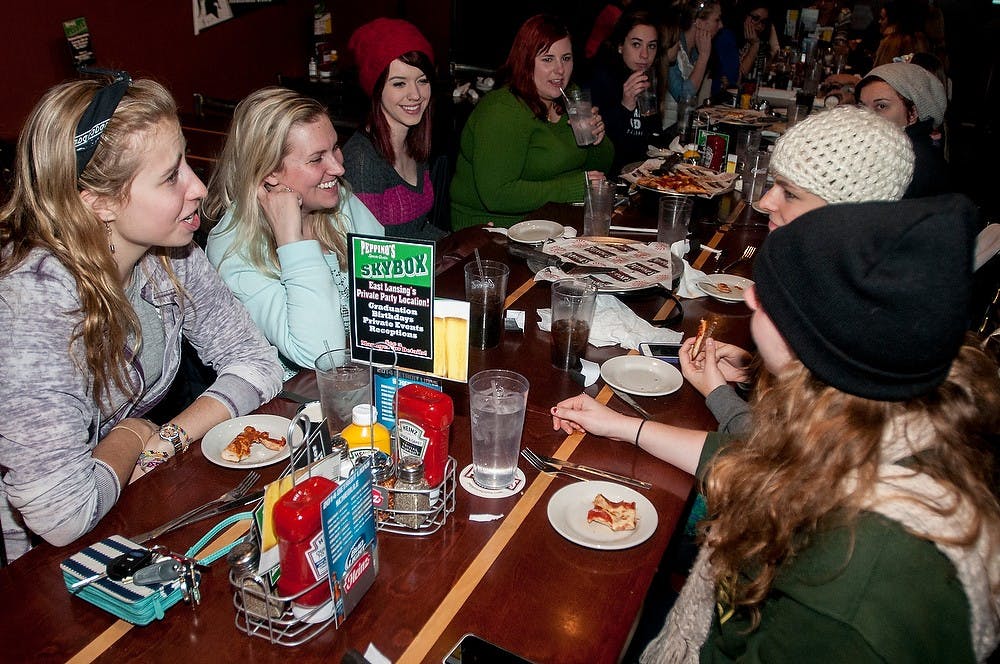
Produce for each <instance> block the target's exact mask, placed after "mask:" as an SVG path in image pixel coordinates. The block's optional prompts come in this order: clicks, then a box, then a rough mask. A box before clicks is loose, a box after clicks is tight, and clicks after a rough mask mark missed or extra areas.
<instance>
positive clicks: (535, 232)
mask: <svg viewBox="0 0 1000 664" xmlns="http://www.w3.org/2000/svg"><path fill="white" fill-rule="evenodd" d="M563 230H564V227H563V225H562V224H558V223H556V222H554V221H548V220H545V219H529V220H527V221H522V222H520V223H517V224H514V225H513V226H511V227H510V229H509V230H508V231H507V237H509V238H510V239H511V240H514V241H515V242H523V243H524V244H541V243H542V242H546V241H548V240H555V239H556V238H560V237H562V236H563Z"/></svg>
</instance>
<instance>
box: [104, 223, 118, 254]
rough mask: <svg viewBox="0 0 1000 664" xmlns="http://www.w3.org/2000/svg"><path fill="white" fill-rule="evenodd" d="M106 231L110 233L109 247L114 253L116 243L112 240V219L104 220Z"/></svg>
mask: <svg viewBox="0 0 1000 664" xmlns="http://www.w3.org/2000/svg"><path fill="white" fill-rule="evenodd" d="M104 231H105V232H106V233H107V234H108V249H110V250H111V253H112V254H113V253H115V243H114V242H112V241H111V222H110V221H105V222H104Z"/></svg>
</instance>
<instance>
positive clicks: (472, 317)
mask: <svg viewBox="0 0 1000 664" xmlns="http://www.w3.org/2000/svg"><path fill="white" fill-rule="evenodd" d="M509 274H510V268H509V267H507V266H506V265H504V264H503V263H501V262H500V261H487V260H483V261H472V262H470V263H466V264H465V297H466V298H467V299H468V300H469V345H470V346H472V347H473V348H479V349H480V350H482V349H485V348H493V347H494V346H497V345H499V344H500V335H501V334H502V332H503V301H504V298H506V297H507V276H508V275H509Z"/></svg>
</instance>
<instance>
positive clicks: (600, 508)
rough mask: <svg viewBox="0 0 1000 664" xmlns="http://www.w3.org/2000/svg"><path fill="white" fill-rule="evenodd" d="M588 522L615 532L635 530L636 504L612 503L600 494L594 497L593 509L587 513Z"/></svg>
mask: <svg viewBox="0 0 1000 664" xmlns="http://www.w3.org/2000/svg"><path fill="white" fill-rule="evenodd" d="M587 522H588V523H599V524H601V525H604V526H607V527H608V528H610V529H611V530H613V531H615V532H618V531H622V530H635V523H636V514H635V503H634V502H632V503H630V502H626V501H624V500H622V501H618V502H615V501H611V500H608V499H607V498H605V497H604V495H603V494H600V493H599V494H597V495H596V496H594V506H593V508H592V509H591V510H590V511H589V512H587Z"/></svg>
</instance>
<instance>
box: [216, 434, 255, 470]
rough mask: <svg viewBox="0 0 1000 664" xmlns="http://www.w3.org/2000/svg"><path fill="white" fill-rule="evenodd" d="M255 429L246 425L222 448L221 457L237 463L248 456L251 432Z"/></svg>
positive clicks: (251, 441)
mask: <svg viewBox="0 0 1000 664" xmlns="http://www.w3.org/2000/svg"><path fill="white" fill-rule="evenodd" d="M255 433H257V430H256V429H254V428H253V427H246V428H245V429H243V431H241V432H239V434H237V435H236V437H235V438H233V440H232V441H231V442H230V443H229V444H228V445H226V448H225V449H224V450H222V453H221V455H220V456H221V457H222V458H223V459H225V460H226V461H232V462H234V463H239V462H240V461H243V459H246V458H247V457H248V456H250V447H251V446H252V445H253V441H254V438H253V434H255Z"/></svg>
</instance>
